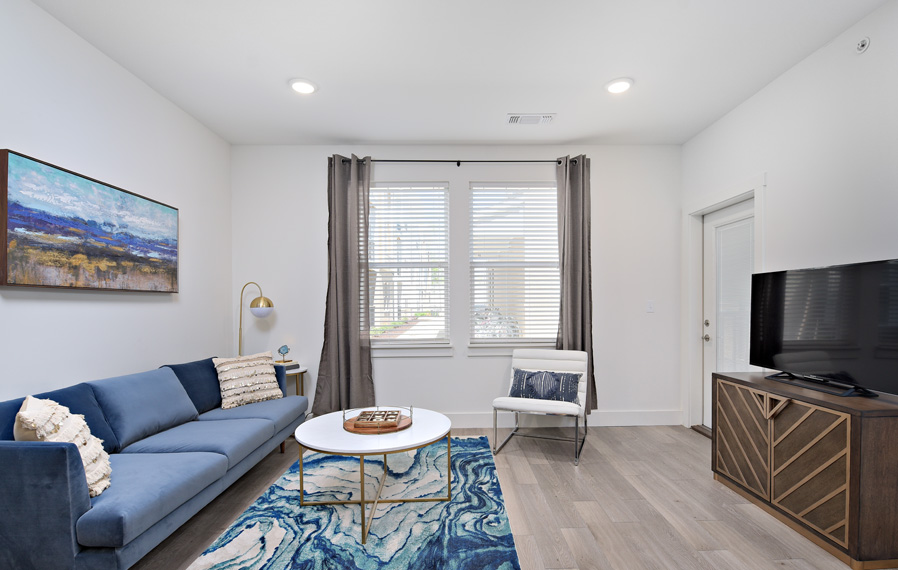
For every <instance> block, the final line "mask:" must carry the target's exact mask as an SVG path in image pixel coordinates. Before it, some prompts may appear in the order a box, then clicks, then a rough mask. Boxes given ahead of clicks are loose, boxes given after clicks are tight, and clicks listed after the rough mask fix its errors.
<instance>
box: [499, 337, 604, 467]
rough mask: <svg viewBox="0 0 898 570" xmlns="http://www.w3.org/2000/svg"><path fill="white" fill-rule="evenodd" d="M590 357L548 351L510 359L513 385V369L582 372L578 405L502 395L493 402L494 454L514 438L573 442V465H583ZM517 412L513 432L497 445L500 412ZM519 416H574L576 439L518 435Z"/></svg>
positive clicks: (522, 353)
mask: <svg viewBox="0 0 898 570" xmlns="http://www.w3.org/2000/svg"><path fill="white" fill-rule="evenodd" d="M588 359H589V357H588V356H587V354H586V353H585V352H583V351H580V350H545V349H517V350H515V351H514V352H513V353H512V356H511V380H510V381H509V391H511V390H510V388H511V382H512V381H513V380H514V369H515V368H518V369H521V370H534V371H538V370H547V371H549V372H574V373H577V372H580V373H582V374H581V376H580V383H579V384H578V386H577V400H578V403H576V404H575V403H572V402H563V401H556V400H537V399H534V398H513V397H511V396H503V397H501V398H496V399H495V400H493V454H494V455H495V454H497V453H499V451H501V449H502V447H504V446H505V444H506V443H508V441H509V440H510V439H511V438H512V436H514V435H519V436H522V437H535V438H538V439H553V440H560V441H570V442H573V444H574V465H579V464H580V451H581V450H582V449H583V444H584V443H585V442H586V430H587V428H586V402H587V400H586V388H587V378H586V376H587V363H588ZM499 411H503V412H514V430H512V432H511V433H510V434H508V437H506V438H505V441H503V442H502V443H501V444H499V445H498V446H497V445H496V443H497V441H498V437H499V435H498V434H499V432H498V426H497V413H498V412H499ZM520 413H527V414H541V415H551V416H572V417H573V418H574V437H573V438H566V437H551V436H544V435H533V434H525V433H518V427H519V424H518V415H519V414H520ZM581 420H582V421H583V438H582V439H581V438H580V421H581Z"/></svg>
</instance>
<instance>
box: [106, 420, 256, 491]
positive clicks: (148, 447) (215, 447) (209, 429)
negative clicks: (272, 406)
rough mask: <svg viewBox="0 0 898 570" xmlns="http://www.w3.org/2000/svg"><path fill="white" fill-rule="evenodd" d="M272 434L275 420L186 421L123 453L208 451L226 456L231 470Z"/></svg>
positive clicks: (152, 436)
mask: <svg viewBox="0 0 898 570" xmlns="http://www.w3.org/2000/svg"><path fill="white" fill-rule="evenodd" d="M273 436H274V422H272V421H270V420H263V419H255V418H253V419H240V420H221V421H206V422H188V423H186V424H181V425H179V426H176V427H173V428H171V429H168V430H165V431H163V432H161V433H157V434H155V435H151V436H150V437H147V438H145V439H142V440H140V441H137V442H135V443H133V444H131V445H129V446H128V447H126V448H125V449H123V450H122V453H182V452H186V451H208V452H211V453H220V454H221V455H224V456H226V457H227V458H228V469H230V468H231V467H233V466H235V465H237V464H238V463H240V462H241V461H242V460H243V459H244V458H245V457H246V456H247V455H249V454H250V453H252V452H253V451H255V449H256V448H257V447H259V446H260V445H262V444H263V443H265V442H266V441H268V440H269V439H271V438H272V437H273ZM113 484H115V482H114V481H113Z"/></svg>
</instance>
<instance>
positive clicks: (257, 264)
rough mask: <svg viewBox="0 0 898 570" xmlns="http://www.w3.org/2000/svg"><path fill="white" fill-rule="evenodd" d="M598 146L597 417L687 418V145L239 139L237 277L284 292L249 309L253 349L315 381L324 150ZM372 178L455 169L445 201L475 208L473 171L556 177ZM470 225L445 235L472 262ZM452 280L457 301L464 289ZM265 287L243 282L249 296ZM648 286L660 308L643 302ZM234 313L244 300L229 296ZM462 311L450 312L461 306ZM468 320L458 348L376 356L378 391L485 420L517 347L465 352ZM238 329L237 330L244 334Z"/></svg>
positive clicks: (545, 153)
mask: <svg viewBox="0 0 898 570" xmlns="http://www.w3.org/2000/svg"><path fill="white" fill-rule="evenodd" d="M334 153H338V154H343V155H349V154H351V153H355V154H357V155H359V156H365V155H370V156H372V157H374V158H381V159H388V158H422V159H423V158H433V159H447V158H448V159H552V158H556V157H558V156H562V155H567V154H571V155H575V154H580V153H585V154H586V155H587V156H589V157H590V158H591V159H592V204H593V212H592V218H593V244H592V246H593V297H594V305H595V307H594V320H595V331H594V337H595V358H596V363H595V364H596V374H597V379H596V380H597V385H598V388H597V392H598V398H599V411H598V412H597V413H594V414H593V416H592V418H591V420H590V423H594V424H613V425H625V424H653V423H655V424H668V423H680V422H681V421H682V412H681V403H680V397H679V384H678V380H677V378H678V373H677V371H678V370H679V341H678V327H679V322H680V314H679V309H678V303H679V294H680V290H679V284H680V275H679V268H680V258H679V244H678V240H677V238H678V236H679V234H680V203H679V195H680V187H679V181H680V175H681V173H680V151H679V148H677V147H607V146H578V147H560V146H539V147H523V146H505V147H495V146H490V147H473V146H468V147H465V146H452V147H422V146H414V147H412V146H361V145H360V146H351V145H346V146H340V147H337V146H238V147H234V148H233V149H232V178H231V180H232V193H233V210H232V211H233V219H234V231H233V240H234V242H233V243H234V252H233V259H234V275H233V278H232V281H231V288H232V289H233V290H235V291H237V290H239V288H240V287H241V286H242V285H243V284H244V283H246V282H247V281H251V280H252V281H257V282H259V284H260V285H261V286H262V289H263V291H264V293H265V295H266V296H268V297H270V298H271V299H272V300H273V301H274V303H275V313H274V314H273V315H272V317H269V318H268V319H265V320H260V319H254V318H253V317H252V316H250V315H249V313H248V312H246V314H245V315H244V353H249V352H256V351H261V350H273V349H276V348H277V347H278V346H280V345H281V344H285V343H286V344H288V345H290V347H291V353H290V356H291V357H292V358H294V359H295V360H298V361H300V362H302V363H303V364H305V365H307V366H308V367H309V369H310V374H309V377H310V381H308V382H307V389H309V390H310V391H311V392H312V393H314V381H315V379H316V378H317V368H318V361H319V358H320V352H321V342H322V334H323V322H324V299H325V291H326V287H327V215H328V212H327V196H326V189H327V157H328V156H329V155H332V154H334ZM374 178H375V180H381V181H396V180H416V181H421V180H439V181H446V180H448V181H449V182H450V215H451V216H453V217H457V216H461V217H466V216H467V207H468V204H467V195H466V189H467V182H468V181H470V180H474V181H487V180H489V179H499V180H502V179H504V180H509V179H510V180H553V179H554V169H553V167H552V165H551V164H550V165H477V164H463V165H462V167H461V168H458V167H456V166H455V165H449V166H443V165H432V164H431V165H408V164H406V165H392V164H383V163H381V164H376V165H375V169H374ZM467 248H468V245H467V235H466V234H464V233H463V232H462V233H456V234H453V235H452V236H451V238H450V249H451V256H452V257H451V263H452V264H453V266H456V265H457V264H464V263H465V259H466V253H467ZM460 291H461V290H460V289H455V290H453V292H452V293H450V295H451V299H450V302H451V304H452V305H453V307H456V306H459V305H461V306H466V304H467V300H466V299H465V298H464V296H463V295H461V296H459V292H460ZM256 294H257V291H256V290H255V288H252V287H251V288H249V289H247V295H246V299H245V300H244V306H245V305H247V304H248V303H249V300H250V299H251V298H252V297H254V296H255V295H256ZM647 300H652V301H654V302H655V312H654V313H652V314H647V313H646V312H645V308H646V307H645V305H646V301H647ZM233 311H234V319H235V320H236V319H237V314H236V313H237V307H234V309H233ZM458 314H459V313H458V312H455V313H453V315H458ZM465 325H466V322H458V319H455V320H454V321H453V322H452V327H453V328H452V332H451V333H450V335H451V341H452V345H453V351H452V352H453V354H452V355H451V356H443V357H426V358H422V357H411V358H383V357H378V358H375V361H374V375H375V388H376V392H377V400H378V403H383V404H393V403H395V404H411V405H414V406H420V407H426V408H432V409H436V410H439V411H442V412H445V413H448V414H450V415H451V416H452V418H453V422H454V425H456V426H487V425H490V422H491V407H490V402H491V401H492V399H493V398H494V397H496V396H498V395H501V394H502V393H503V392H505V391H507V382H508V380H507V377H506V375H507V373H508V370H509V362H510V358H509V357H508V356H501V357H486V356H469V349H468V347H467V342H466V336H465ZM235 342H236V341H235Z"/></svg>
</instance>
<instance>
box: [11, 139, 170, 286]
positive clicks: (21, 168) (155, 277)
mask: <svg viewBox="0 0 898 570" xmlns="http://www.w3.org/2000/svg"><path fill="white" fill-rule="evenodd" d="M0 231H2V234H0V235H3V236H4V238H5V241H4V242H3V243H2V244H0V245H2V247H0V285H20V286H25V287H66V288H73V289H113V290H122V291H158V292H165V293H176V292H177V291H178V210H177V208H172V207H171V206H167V205H165V204H162V203H160V202H156V201H155V200H150V199H148V198H144V197H142V196H138V195H137V194H133V193H131V192H128V191H127V190H123V189H121V188H116V187H115V186H111V185H109V184H105V183H103V182H100V181H98V180H94V179H93V178H88V177H86V176H82V175H80V174H76V173H74V172H71V171H69V170H66V169H64V168H59V167H57V166H53V165H52V164H48V163H46V162H43V161H40V160H37V159H34V158H30V157H27V156H25V155H23V154H19V153H17V152H14V151H11V150H0Z"/></svg>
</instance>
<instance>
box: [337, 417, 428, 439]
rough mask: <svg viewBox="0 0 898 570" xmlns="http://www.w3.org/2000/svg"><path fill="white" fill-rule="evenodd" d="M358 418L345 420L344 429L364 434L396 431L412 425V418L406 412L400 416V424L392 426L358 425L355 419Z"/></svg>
mask: <svg viewBox="0 0 898 570" xmlns="http://www.w3.org/2000/svg"><path fill="white" fill-rule="evenodd" d="M356 418H358V416H356V417H355V418H349V419H348V420H346V421H345V422H343V429H345V430H346V431H348V432H350V433H358V434H363V435H377V434H379V433H394V432H397V431H402V430H404V429H408V428H409V427H410V426H411V425H412V418H410V417H408V416H407V415H405V414H402V415H400V416H399V424H398V425H390V426H365V427H356V425H355V420H356Z"/></svg>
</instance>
